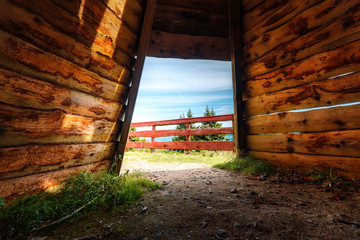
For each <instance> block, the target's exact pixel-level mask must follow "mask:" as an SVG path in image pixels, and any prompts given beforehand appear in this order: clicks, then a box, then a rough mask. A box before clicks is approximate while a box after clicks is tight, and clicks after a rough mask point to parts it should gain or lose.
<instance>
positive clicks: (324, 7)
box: [243, 0, 359, 62]
mask: <svg viewBox="0 0 360 240" xmlns="http://www.w3.org/2000/svg"><path fill="white" fill-rule="evenodd" d="M358 3H359V1H358V0H348V1H338V0H327V1H323V2H321V3H320V4H317V5H314V6H313V7H311V8H309V9H307V10H305V11H303V12H302V13H301V14H299V15H297V16H296V17H294V18H293V19H292V20H291V21H288V22H286V23H285V24H284V25H281V26H279V27H277V28H275V29H272V30H270V31H267V32H264V33H263V34H261V35H259V36H257V38H254V39H255V40H253V41H252V42H247V43H246V42H244V48H243V51H244V56H246V58H245V60H246V62H250V61H253V60H255V59H257V58H259V57H261V56H263V55H265V54H266V53H268V52H270V51H271V50H272V49H274V48H276V47H277V46H279V45H281V44H284V43H286V42H289V41H291V40H293V39H296V38H298V37H300V36H302V35H304V34H307V33H308V32H310V31H312V30H313V29H315V28H318V27H321V26H323V25H326V24H327V23H329V22H330V21H336V19H337V18H338V17H339V16H341V15H343V14H344V13H346V12H347V11H349V10H350V11H351V8H353V7H355V6H356V5H357V4H358ZM245 25H246V24H245ZM258 29H259V32H261V31H260V28H258ZM263 31H264V30H263ZM251 40H252V39H251ZM255 47H256V48H255ZM253 49H254V50H256V51H254V50H253Z"/></svg>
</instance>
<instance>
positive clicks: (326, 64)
mask: <svg viewBox="0 0 360 240" xmlns="http://www.w3.org/2000/svg"><path fill="white" fill-rule="evenodd" d="M359 69H360V40H358V41H355V42H352V43H349V44H346V45H343V46H341V47H338V48H336V49H333V50H330V51H327V52H322V53H319V54H316V55H314V56H311V57H308V58H306V59H304V60H302V61H300V62H295V63H293V64H291V65H288V66H286V67H284V68H281V69H278V70H275V71H273V72H270V73H266V74H263V75H260V76H257V77H253V78H251V81H247V82H246V83H245V86H244V94H245V96H246V97H247V98H250V97H254V96H257V95H260V94H264V93H271V92H276V91H280V90H283V89H287V88H292V87H296V86H300V85H304V84H306V83H310V82H313V81H318V80H323V79H327V78H330V77H334V76H337V75H341V74H344V73H349V72H357V71H359Z"/></svg>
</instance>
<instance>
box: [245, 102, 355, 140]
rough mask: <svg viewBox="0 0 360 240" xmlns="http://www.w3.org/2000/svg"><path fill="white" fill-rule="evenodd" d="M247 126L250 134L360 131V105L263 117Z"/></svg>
mask: <svg viewBox="0 0 360 240" xmlns="http://www.w3.org/2000/svg"><path fill="white" fill-rule="evenodd" d="M245 124H246V129H247V132H248V134H265V133H288V132H324V131H340V130H349V129H359V128H360V104H357V105H351V106H342V107H333V108H325V109H317V110H310V111H303V112H282V113H276V114H271V115H262V116H257V117H251V118H248V119H247V120H246V123H245Z"/></svg>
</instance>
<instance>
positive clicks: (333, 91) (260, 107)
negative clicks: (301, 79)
mask: <svg viewBox="0 0 360 240" xmlns="http://www.w3.org/2000/svg"><path fill="white" fill-rule="evenodd" d="M359 100H360V72H358V73H353V74H350V75H346V76H343V77H338V78H333V79H328V80H323V81H317V82H312V83H309V84H306V85H302V86H300V87H296V88H290V89H287V90H282V91H279V92H274V93H268V94H264V95H260V96H256V97H254V98H250V99H248V100H247V101H245V115H246V116H255V115H260V114H268V113H274V112H280V111H287V110H295V109H304V108H315V107H321V106H331V105H338V104H344V103H351V102H358V101H359Z"/></svg>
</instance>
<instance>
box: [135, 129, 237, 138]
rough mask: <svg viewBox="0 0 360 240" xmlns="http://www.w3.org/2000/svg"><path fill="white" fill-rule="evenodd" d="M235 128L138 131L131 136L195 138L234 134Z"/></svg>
mask: <svg viewBox="0 0 360 240" xmlns="http://www.w3.org/2000/svg"><path fill="white" fill-rule="evenodd" d="M233 133H234V131H233V128H231V127H228V128H202V129H189V130H187V129H178V130H155V131H136V132H131V133H130V134H129V136H130V137H155V138H157V137H168V136H195V135H217V134H233Z"/></svg>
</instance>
